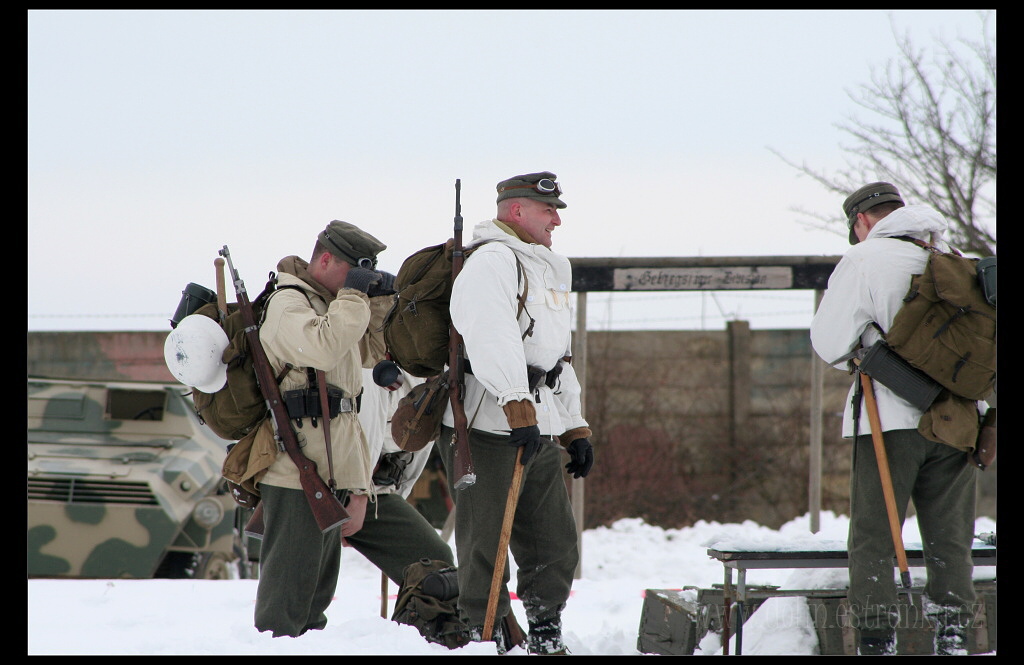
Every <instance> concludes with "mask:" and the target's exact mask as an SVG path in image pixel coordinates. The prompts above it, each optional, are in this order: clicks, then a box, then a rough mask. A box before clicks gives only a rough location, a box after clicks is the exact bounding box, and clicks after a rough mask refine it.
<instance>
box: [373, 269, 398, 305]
mask: <svg viewBox="0 0 1024 665" xmlns="http://www.w3.org/2000/svg"><path fill="white" fill-rule="evenodd" d="M377 274H378V275H380V281H378V282H377V283H376V284H373V285H371V286H370V288H369V289H368V290H367V291H366V295H368V296H370V297H371V298H375V297H377V296H390V295H391V294H393V293H394V292H395V276H394V275H392V274H391V273H389V272H384V271H383V270H378V271H377Z"/></svg>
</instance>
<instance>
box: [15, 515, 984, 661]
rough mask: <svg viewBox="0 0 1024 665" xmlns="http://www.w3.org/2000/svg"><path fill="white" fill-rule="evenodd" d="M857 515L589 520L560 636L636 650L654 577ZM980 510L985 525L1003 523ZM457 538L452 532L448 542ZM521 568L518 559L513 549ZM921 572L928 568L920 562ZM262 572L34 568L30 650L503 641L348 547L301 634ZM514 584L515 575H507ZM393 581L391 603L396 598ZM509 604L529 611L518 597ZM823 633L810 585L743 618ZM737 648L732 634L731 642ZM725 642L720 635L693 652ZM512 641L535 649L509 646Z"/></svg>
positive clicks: (910, 528)
mask: <svg viewBox="0 0 1024 665" xmlns="http://www.w3.org/2000/svg"><path fill="white" fill-rule="evenodd" d="M848 522H849V521H848V519H847V518H846V517H845V516H841V515H838V516H837V515H834V514H832V513H824V514H822V515H821V519H820V523H821V527H820V529H819V532H818V533H817V534H811V533H810V530H809V518H808V516H806V515H805V516H803V517H801V518H797V519H795V520H793V521H791V522H789V523H787V524H785V525H783V526H782V528H780V529H778V530H775V529H769V528H766V527H763V526H760V525H758V524H755V523H753V522H744V523H742V524H718V523H706V522H698V523H697V524H695V525H694V526H692V527H687V528H684V529H661V528H658V527H654V526H650V525H648V524H645V523H644V522H643V521H642V520H639V519H625V520H620V521H618V522H616V523H615V524H613V525H612V526H611V527H601V528H597V529H590V530H588V531H585V532H584V534H583V568H582V570H583V573H582V579H579V580H577V581H576V582H575V584H574V586H573V595H572V598H571V599H570V601H569V603H568V606H567V607H566V610H565V613H564V615H563V622H564V637H565V642H566V644H567V645H568V647H569V650H570V651H571V652H572V653H573V654H576V655H639V652H638V651H637V649H636V643H637V634H638V629H639V624H640V615H641V609H642V606H643V599H644V591H645V590H646V589H678V588H681V587H683V586H691V585H692V586H699V587H710V586H711V585H712V584H719V583H721V582H722V579H723V569H722V565H721V564H720V563H719V562H718V561H716V560H714V559H711V558H710V557H708V556H707V549H708V547H709V546H711V545H713V544H715V543H719V544H721V543H728V544H729V545H731V546H735V547H738V548H756V549H777V548H790V547H792V546H793V545H794V544H795V543H803V542H807V543H809V544H813V542H815V541H836V540H840V541H844V540H845V539H846V531H847V526H848ZM995 530H996V528H995V522H994V521H993V520H990V519H988V518H981V519H979V520H978V522H977V524H976V531H975V532H976V533H984V532H994V531H995ZM903 536H904V541H905V542H907V543H915V542H920V540H921V538H920V534H919V533H918V530H917V521H916V519H915V518H913V517H911V518H908V519H907V522H906V525H905V528H904V531H903ZM452 549H453V550H454V543H452ZM510 563H511V564H512V567H513V579H514V575H515V562H514V561H512V560H510ZM911 572H912V574H913V576H914V582H915V584H919V583H923V581H924V579H923V574H924V569H922V568H912V569H911ZM846 576H847V573H846V569H818V570H810V569H804V570H761V571H749V572H748V573H747V583H748V584H775V585H779V586H782V587H783V588H804V589H808V588H836V587H844V586H845V585H846V581H847V577H846ZM994 578H995V568H994V567H986V568H977V569H975V579H994ZM256 584H257V583H256V581H254V580H231V581H190V580H29V581H28V653H29V654H30V655H38V654H60V655H70V654H75V655H87V654H97V655H98V654H110V655H114V654H116V655H206V654H218V655H220V654H223V655H233V654H267V655H286V654H287V655H314V654H316V655H321V654H322V655H328V654H331V655H334V654H353V655H379V654H423V655H429V654H433V655H445V654H449V655H494V654H495V649H494V645H493V644H479V643H473V644H470V645H468V646H466V647H463V648H462V649H457V650H454V651H449V650H448V649H446V648H444V647H442V646H439V645H435V644H430V643H428V642H426V641H425V640H423V638H421V637H420V635H419V633H417V632H416V630H415V629H414V628H412V627H410V626H403V625H399V624H397V623H394V622H392V621H390V620H389V619H384V618H382V617H381V591H382V587H381V575H380V573H379V571H377V569H376V568H374V567H373V566H372V564H370V563H369V562H368V561H367V560H366V559H364V558H363V557H362V556H361V555H360V554H358V553H357V552H355V551H353V550H351V549H346V550H344V554H343V562H342V576H341V579H340V581H339V583H338V589H337V594H336V596H335V600H334V602H333V603H332V604H331V606H330V608H329V609H328V610H327V615H328V620H329V623H328V625H327V627H326V628H325V629H324V630H322V631H313V632H310V633H307V634H306V635H304V636H302V637H300V638H288V637H282V638H276V639H275V638H272V637H270V636H269V634H261V633H257V632H256V630H255V629H254V628H253V625H252V614H253V605H254V602H255V597H256ZM512 588H514V585H512ZM395 592H396V588H395V586H394V584H389V586H388V596H389V603H388V616H390V611H391V609H392V608H393V607H394V594H395ZM513 610H514V611H515V612H516V615H517V616H518V617H519V618H520V619H521V621H522V622H524V623H525V618H524V615H523V610H522V605H521V603H519V602H518V601H513ZM817 648H818V640H817V636H816V633H815V631H814V626H813V624H812V623H811V620H810V616H809V613H808V612H807V609H806V601H805V600H804V599H803V598H772V599H770V600H768V601H766V602H765V603H764V605H763V606H762V607H761V608H760V609H759V610H758V611H757V612H755V613H754V614H753V615H752V616H751V617H750V619H749V621H748V622H747V623H746V625H745V627H744V631H743V653H744V654H786V655H789V654H792V655H812V654H815V653H817ZM731 651H732V652H734V648H733V649H731ZM716 653H719V654H720V653H722V649H721V644H720V643H719V639H718V637H717V636H716V635H714V634H712V635H709V636H708V637H707V638H705V640H704V641H703V642H702V643H701V645H700V647H699V648H698V650H697V652H696V655H713V654H716ZM509 655H526V653H525V651H523V650H521V649H518V648H517V649H513V650H512V651H511V652H510V653H509Z"/></svg>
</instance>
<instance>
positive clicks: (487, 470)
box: [437, 427, 579, 626]
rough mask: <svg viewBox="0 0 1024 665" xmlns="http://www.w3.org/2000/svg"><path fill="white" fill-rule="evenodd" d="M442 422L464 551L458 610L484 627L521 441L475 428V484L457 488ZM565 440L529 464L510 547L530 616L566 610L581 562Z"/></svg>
mask: <svg viewBox="0 0 1024 665" xmlns="http://www.w3.org/2000/svg"><path fill="white" fill-rule="evenodd" d="M453 432H454V430H452V428H450V427H442V428H441V435H440V437H438V441H437V446H438V450H439V452H440V454H441V458H442V460H443V461H444V464H445V468H446V469H447V471H448V484H449V490H450V492H451V495H452V498H453V499H454V501H455V505H456V511H455V548H456V553H457V554H458V558H459V612H460V614H461V615H462V618H463V619H464V620H465V621H466V623H467V624H468V625H470V626H482V625H483V624H484V619H485V617H486V613H487V599H488V597H489V596H490V591H491V579H492V577H493V574H494V564H495V559H496V558H497V553H498V543H499V540H500V537H501V525H502V521H503V519H504V516H505V505H506V502H507V500H508V491H509V487H510V486H511V484H512V473H513V471H514V469H515V464H516V451H517V450H518V449H517V448H515V447H513V446H510V445H508V439H509V437H508V436H503V435H498V434H489V433H486V432H481V431H479V430H470V434H469V443H470V452H471V454H472V459H473V471H474V473H476V483H474V484H473V485H472V486H470V487H468V488H465V489H461V490H456V489H454V488H453V487H452V484H453V483H454V482H455V481H456V480H457V479H456V478H455V469H454V467H453V462H454V460H453V452H454V451H453V449H452V445H451V443H452V441H451V439H452V434H453ZM562 464H563V461H562V452H561V447H559V446H556V445H552V444H546V445H544V446H542V447H541V450H540V451H539V452H538V453H537V454H536V455H534V456H533V458H532V459H530V461H529V463H528V464H527V465H526V467H525V468H524V469H523V475H522V485H521V489H520V491H519V501H518V504H517V507H516V513H515V518H514V520H513V522H512V533H511V537H510V539H509V549H510V550H511V553H512V557H514V559H515V562H516V565H517V566H518V568H519V570H518V574H517V586H516V593H517V594H518V596H519V599H520V600H521V601H522V602H523V606H524V608H525V609H526V616H527V618H528V619H529V620H530V621H531V622H536V621H544V620H545V619H549V618H554V617H557V616H558V615H560V614H561V611H562V608H563V607H564V606H565V602H566V600H568V598H569V592H570V591H571V590H572V580H573V575H574V573H575V571H576V565H577V563H578V562H579V548H578V546H577V543H576V521H575V520H574V519H573V516H572V508H571V506H570V504H569V493H568V491H567V490H566V486H565V475H566V474H565V470H564V469H563V468H562ZM508 580H509V565H508V560H506V562H505V570H504V573H503V575H502V584H501V587H500V588H499V596H498V605H497V611H496V612H495V625H497V624H498V622H499V621H500V620H501V618H502V617H504V616H506V615H507V614H508V610H509V593H508V589H507V583H508Z"/></svg>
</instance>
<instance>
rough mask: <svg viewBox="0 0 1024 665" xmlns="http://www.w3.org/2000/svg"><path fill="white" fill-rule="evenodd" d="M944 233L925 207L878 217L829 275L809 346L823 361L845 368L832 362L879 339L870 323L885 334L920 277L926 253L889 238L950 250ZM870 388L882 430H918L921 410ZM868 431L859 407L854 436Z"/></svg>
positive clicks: (847, 425) (848, 412)
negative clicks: (908, 238) (909, 239)
mask: <svg viewBox="0 0 1024 665" xmlns="http://www.w3.org/2000/svg"><path fill="white" fill-rule="evenodd" d="M946 228H947V223H946V219H945V218H944V217H943V216H942V215H941V214H939V213H938V212H937V211H935V210H933V209H932V208H930V207H928V206H925V205H908V206H904V207H902V208H898V209H896V210H894V211H893V212H891V213H889V214H888V215H886V216H885V217H883V218H882V219H881V220H879V221H878V223H877V224H876V225H875V226H874V227H873V228H872V229H871V231H870V232H869V233H868V235H867V238H866V239H865V240H864V241H863V242H860V243H858V244H856V245H854V246H853V247H851V248H850V250H849V251H848V252H847V253H846V255H845V256H843V258H842V259H841V260H840V261H839V263H838V264H837V265H836V268H835V270H834V271H833V272H832V276H831V277H830V278H829V280H828V289H827V290H826V291H825V294H824V296H823V298H822V300H821V304H820V305H819V306H818V311H817V312H816V313H815V315H814V320H813V321H812V322H811V346H813V347H814V351H815V353H817V354H818V355H819V356H820V357H821V358H822V360H824V361H825V362H827V363H829V364H830V365H834V366H836V367H838V368H840V369H845V368H846V361H845V360H844V361H840V362H837V361H839V359H840V358H842V357H844V356H846V355H847V354H849V353H850V352H851V351H853V350H855V349H857V348H858V347H859V346H863V347H864V348H869V347H870V346H871V345H873V344H874V343H875V342H876V341H878V340H879V339H881V334H880V333H879V332H878V330H876V329H875V327H874V326H872V325H871V322H872V321H875V322H877V323H878V325H880V326H881V327H882V330H885V331H888V330H889V328H890V326H891V325H892V321H893V318H894V317H895V316H896V312H898V311H899V309H900V307H901V306H902V304H903V297H904V296H905V295H906V294H907V290H908V289H909V288H910V280H911V277H912V276H913V275H920V274H921V273H923V272H924V269H925V265H926V264H927V262H928V256H929V254H928V252H927V251H926V250H923V249H921V248H920V247H918V246H917V245H914V244H913V243H909V242H906V241H904V240H897V239H895V238H894V236H911V237H914V238H918V239H920V240H924V241H925V242H928V243H930V244H932V245H934V246H935V247H936V248H937V249H940V250H942V251H949V246H948V245H947V244H946V241H945V240H944V239H943V237H942V236H943V234H944V233H945V231H946ZM872 385H873V388H874V392H875V398H876V401H877V402H878V413H879V420H880V422H881V425H882V430H883V431H887V430H894V429H917V426H918V422H919V421H920V420H921V415H922V411H921V410H920V409H917V408H915V407H913V406H912V405H911V404H910V403H909V402H907V401H906V400H904V399H902V398H900V397H897V396H896V395H895V394H894V393H893V392H892V391H891V390H889V389H888V388H886V387H885V386H883V385H882V384H880V383H879V382H878V381H874V382H873V383H872ZM856 387H857V383H856V382H855V383H854V385H853V386H851V387H850V393H849V395H848V398H847V400H846V408H845V410H844V413H843V436H844V437H852V436H853V411H852V408H853V407H852V398H853V394H854V390H855V389H856ZM870 432H871V425H870V423H869V422H868V414H867V409H866V408H861V415H860V425H859V433H860V434H869V433H870Z"/></svg>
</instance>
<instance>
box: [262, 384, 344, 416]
mask: <svg viewBox="0 0 1024 665" xmlns="http://www.w3.org/2000/svg"><path fill="white" fill-rule="evenodd" d="M344 395H345V392H344V391H343V390H342V389H341V388H335V387H334V386H331V385H328V386H327V408H328V410H329V411H330V417H331V419H332V420H333V419H334V418H337V417H338V414H339V413H349V412H355V413H358V412H359V402H360V399H359V397H354V398H353V397H345V396H344ZM281 397H282V398H283V399H284V405H285V408H286V409H287V410H288V416H289V417H290V418H292V419H293V420H302V419H303V418H321V417H322V416H323V413H322V412H321V411H322V410H321V408H320V392H319V391H318V390H317V389H316V388H299V389H297V390H287V391H285V392H284V394H283V395H282V396H281Z"/></svg>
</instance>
